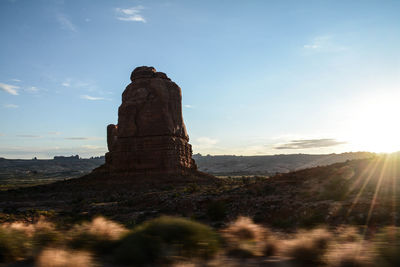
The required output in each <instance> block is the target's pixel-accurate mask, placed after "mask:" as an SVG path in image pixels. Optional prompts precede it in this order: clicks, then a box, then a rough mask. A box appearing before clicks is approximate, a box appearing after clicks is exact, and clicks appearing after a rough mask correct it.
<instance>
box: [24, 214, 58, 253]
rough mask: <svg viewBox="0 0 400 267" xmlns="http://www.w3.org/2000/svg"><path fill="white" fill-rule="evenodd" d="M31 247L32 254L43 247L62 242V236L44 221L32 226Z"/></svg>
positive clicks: (50, 224)
mask: <svg viewBox="0 0 400 267" xmlns="http://www.w3.org/2000/svg"><path fill="white" fill-rule="evenodd" d="M33 227H34V230H33V233H32V245H33V251H34V254H36V253H37V252H38V251H39V250H41V249H43V248H44V247H48V246H50V245H58V244H61V243H62V241H63V237H64V235H63V234H62V233H60V232H59V231H57V230H56V229H55V226H54V225H53V224H52V223H50V222H46V221H44V220H39V221H38V222H37V223H35V224H33Z"/></svg>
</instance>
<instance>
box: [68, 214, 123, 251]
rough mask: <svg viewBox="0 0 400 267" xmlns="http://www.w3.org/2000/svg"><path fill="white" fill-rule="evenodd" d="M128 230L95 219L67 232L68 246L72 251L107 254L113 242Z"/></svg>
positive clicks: (118, 225)
mask: <svg viewBox="0 0 400 267" xmlns="http://www.w3.org/2000/svg"><path fill="white" fill-rule="evenodd" d="M127 232H128V230H127V229H126V228H124V227H123V226H122V225H120V224H118V223H116V222H113V221H110V220H107V219H105V218H103V217H97V218H95V219H93V220H92V221H91V222H86V223H82V224H80V225H76V226H75V227H73V228H72V229H71V230H70V231H69V232H68V242H67V243H68V246H69V247H71V248H73V249H86V250H92V251H95V252H98V253H104V252H108V251H109V250H110V248H111V247H112V246H113V245H114V242H115V241H117V240H118V239H120V238H121V237H122V236H123V235H124V234H125V233H127Z"/></svg>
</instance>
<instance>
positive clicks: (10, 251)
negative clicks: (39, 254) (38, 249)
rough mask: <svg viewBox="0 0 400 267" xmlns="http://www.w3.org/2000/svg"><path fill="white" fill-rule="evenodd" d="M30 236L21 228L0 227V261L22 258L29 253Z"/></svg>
mask: <svg viewBox="0 0 400 267" xmlns="http://www.w3.org/2000/svg"><path fill="white" fill-rule="evenodd" d="M30 247H31V244H30V238H29V237H28V236H27V234H26V233H25V232H23V231H21V230H16V229H13V228H9V227H0V262H12V261H16V260H20V259H24V258H25V257H27V256H28V255H29V253H30Z"/></svg>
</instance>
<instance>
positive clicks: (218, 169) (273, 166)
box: [0, 152, 375, 189]
mask: <svg viewBox="0 0 400 267" xmlns="http://www.w3.org/2000/svg"><path fill="white" fill-rule="evenodd" d="M374 155H375V154H374V153H368V152H354V153H353V152H351V153H342V154H329V155H307V154H294V155H270V156H210V155H207V156H202V155H200V154H195V155H193V159H194V160H195V162H196V164H197V166H198V169H199V170H200V171H203V172H207V173H210V174H213V175H216V176H243V175H244V176H254V175H259V176H271V175H275V173H286V172H289V171H295V170H300V169H304V168H308V167H316V166H324V165H329V164H333V163H337V162H345V161H346V160H352V159H363V158H370V157H373V156H374ZM104 162H105V158H104V157H97V158H91V159H77V158H76V157H65V158H56V159H55V160H42V159H41V160H14V159H4V158H0V184H1V187H2V188H3V189H7V188H15V187H18V186H27V185H34V184H43V183H49V182H54V181H59V180H64V179H70V178H77V177H80V176H83V175H86V174H88V173H90V172H91V171H92V170H93V169H95V168H97V167H99V166H100V165H102V164H104Z"/></svg>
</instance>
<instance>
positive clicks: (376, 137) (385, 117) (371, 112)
mask: <svg viewBox="0 0 400 267" xmlns="http://www.w3.org/2000/svg"><path fill="white" fill-rule="evenodd" d="M398 100H400V98H399V97H397V96H396V97H394V96H393V95H392V96H391V97H390V96H380V97H372V98H368V99H366V100H364V101H361V102H360V105H355V109H354V110H353V112H351V113H350V114H349V117H348V121H347V123H346V129H343V130H344V132H345V135H346V136H347V139H348V142H349V144H350V145H351V146H352V147H353V148H354V149H355V150H364V151H372V152H394V151H399V150H400V138H399V136H400V124H399V123H398V119H399V118H398V115H399V114H400V106H399V101H398Z"/></svg>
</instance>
